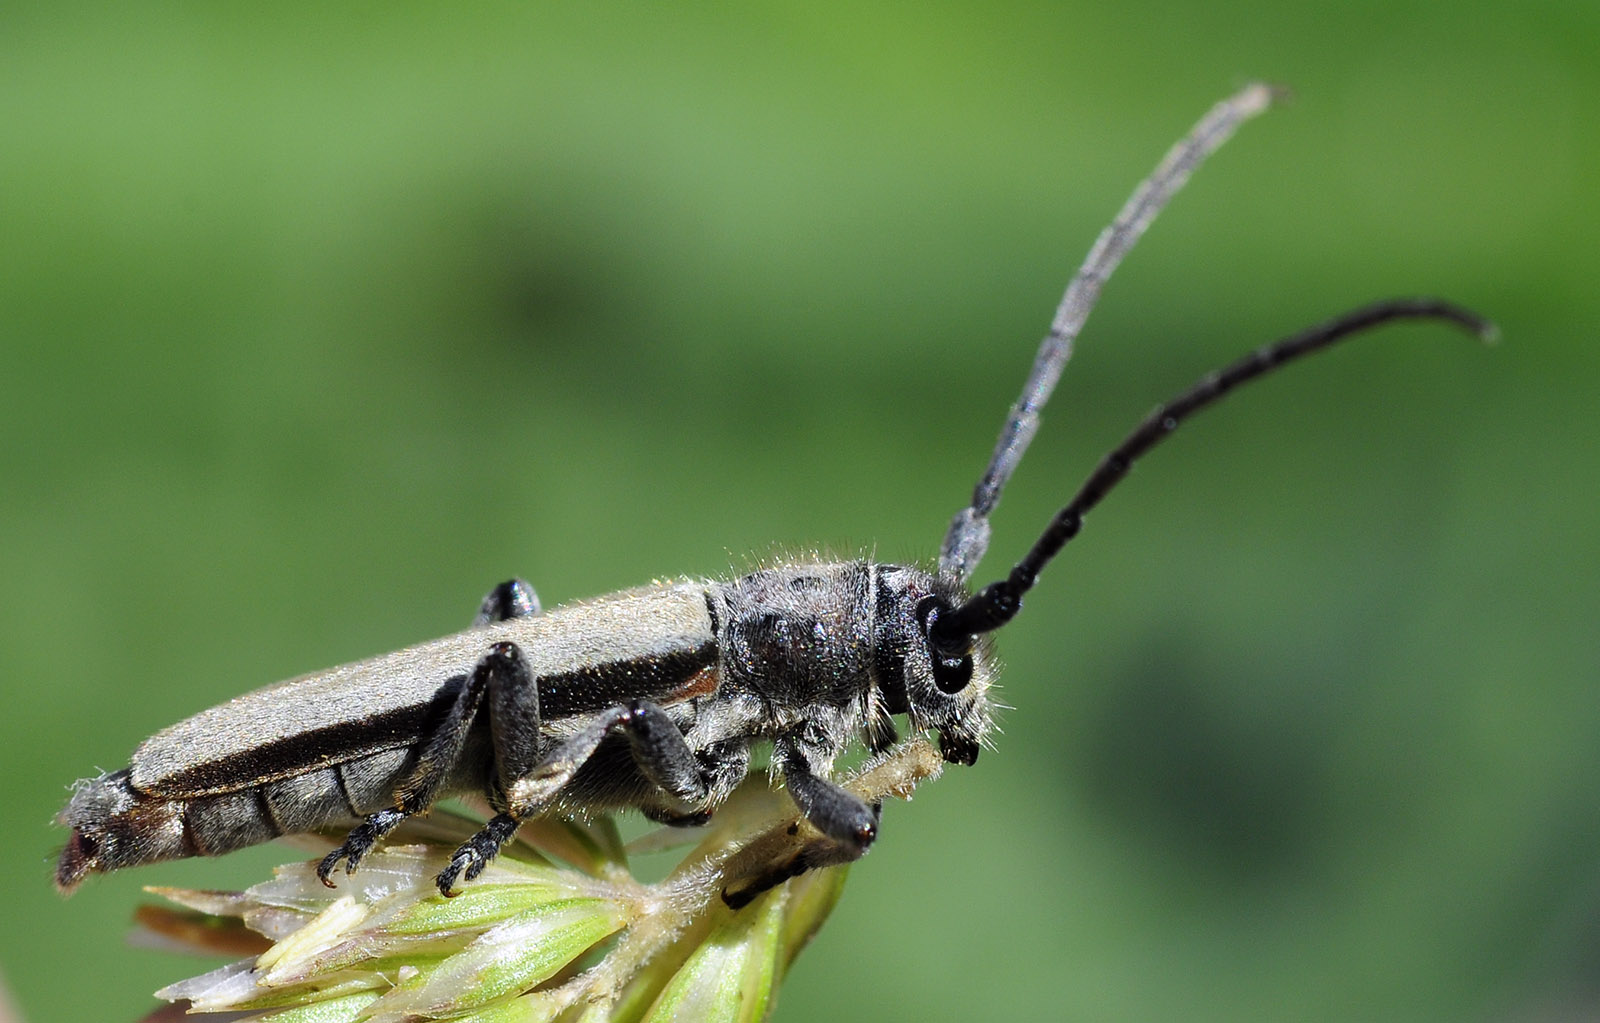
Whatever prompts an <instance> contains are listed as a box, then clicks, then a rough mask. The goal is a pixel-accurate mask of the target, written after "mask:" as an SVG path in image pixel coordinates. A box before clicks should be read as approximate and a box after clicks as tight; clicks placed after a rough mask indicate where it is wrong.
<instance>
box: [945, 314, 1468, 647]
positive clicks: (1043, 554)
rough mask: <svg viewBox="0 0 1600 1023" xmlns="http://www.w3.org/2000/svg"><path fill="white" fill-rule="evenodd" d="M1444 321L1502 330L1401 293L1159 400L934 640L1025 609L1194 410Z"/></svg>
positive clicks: (965, 633)
mask: <svg viewBox="0 0 1600 1023" xmlns="http://www.w3.org/2000/svg"><path fill="white" fill-rule="evenodd" d="M1409 319H1424V320H1441V321H1444V322H1446V323H1453V324H1455V325H1456V326H1459V327H1461V328H1463V329H1465V330H1469V331H1471V332H1472V333H1474V334H1476V335H1478V336H1479V337H1480V338H1482V339H1483V340H1485V341H1492V340H1494V338H1495V337H1496V335H1497V331H1496V328H1495V326H1494V324H1493V323H1491V322H1490V321H1488V320H1486V319H1484V318H1483V317H1481V316H1479V315H1477V314H1476V313H1473V312H1471V311H1469V310H1466V309H1463V308H1461V307H1460V306H1457V305H1452V304H1450V303H1449V302H1444V301H1440V300H1439V299H1433V298H1400V299H1392V300H1390V301H1387V302H1377V303H1374V304H1373V305H1369V306H1363V307H1361V308H1359V309H1355V310H1352V311H1350V312H1347V313H1345V314H1343V315H1342V316H1338V317H1335V318H1334V319H1331V320H1329V321H1327V322H1326V323H1321V324H1318V325H1317V326H1315V327H1311V328H1309V329H1307V330H1303V331H1301V332H1300V333H1298V334H1294V335H1291V336H1290V337H1286V338H1284V339H1282V340H1280V341H1276V342H1273V343H1272V344H1269V345H1266V346H1264V347H1262V348H1258V349H1257V350H1256V351H1254V352H1251V353H1250V354H1249V355H1246V356H1245V357H1244V358H1242V359H1240V360H1239V361H1237V362H1235V363H1233V364H1231V365H1229V366H1226V367H1224V368H1223V369H1220V370H1218V371H1216V372H1214V373H1211V374H1209V375H1207V376H1205V377H1204V378H1202V379H1201V380H1200V382H1199V383H1197V384H1195V385H1194V386H1193V387H1191V388H1189V389H1188V390H1187V391H1185V392H1183V393H1182V394H1180V395H1178V396H1177V397H1176V398H1174V399H1172V400H1171V401H1169V402H1167V403H1166V404H1165V405H1162V406H1160V407H1159V408H1157V409H1156V410H1155V411H1154V412H1152V413H1150V415H1149V416H1147V417H1145V420H1144V422H1142V423H1140V424H1139V425H1138V427H1137V428H1136V429H1135V430H1134V431H1133V432H1132V433H1130V434H1128V436H1127V438H1126V439H1125V440H1123V442H1122V443H1121V444H1118V445H1117V446H1116V448H1114V449H1113V450H1112V451H1111V453H1110V454H1108V455H1106V456H1105V458H1103V459H1101V461H1100V464H1099V466H1098V467H1096V468H1095V470H1094V472H1093V473H1091V474H1090V476H1089V478H1088V479H1087V480H1085V481H1084V484H1083V486H1082V487H1080V488H1079V490H1078V493H1077V496H1076V497H1074V498H1073V499H1072V500H1071V501H1070V502H1069V503H1068V504H1067V506H1066V507H1065V508H1062V509H1061V510H1060V511H1059V512H1057V513H1056V516H1055V518H1053V519H1051V520H1050V525H1049V527H1048V528H1046V529H1045V531H1044V533H1043V535H1041V536H1040V537H1039V539H1038V540H1037V541H1035V542H1034V545H1033V549H1032V550H1030V551H1029V552H1028V554H1027V556H1026V557H1024V558H1023V559H1022V560H1021V561H1019V562H1017V565H1016V567H1015V568H1013V569H1012V570H1011V574H1010V575H1008V576H1007V577H1006V578H1004V579H1001V580H1000V581H998V582H994V583H990V584H989V585H988V586H985V587H984V588H983V589H982V590H980V591H979V592H978V593H977V594H976V595H975V596H973V597H971V598H970V599H968V600H967V601H966V602H965V603H963V604H961V605H960V606H959V607H957V608H955V609H953V610H951V611H947V612H945V613H944V614H942V615H939V617H938V619H937V621H936V622H935V623H933V624H932V625H931V626H930V630H929V631H930V633H931V635H932V636H933V638H934V640H935V643H936V645H937V646H938V647H939V648H941V649H945V650H956V649H960V648H962V647H964V645H965V644H966V643H967V641H968V640H970V639H971V637H973V636H975V635H977V634H978V633H980V632H989V631H990V630H993V629H998V628H999V627H1000V626H1002V625H1004V624H1005V623H1006V622H1009V621H1010V620H1011V619H1012V618H1014V617H1016V614H1017V612H1018V611H1020V610H1021V609H1022V595H1023V594H1025V593H1027V592H1028V590H1030V589H1032V588H1033V584H1034V582H1035V581H1036V580H1037V578H1038V575H1039V572H1040V570H1041V569H1043V568H1044V566H1045V565H1047V564H1049V562H1050V559H1051V558H1053V557H1055V556H1056V554H1058V553H1059V552H1060V551H1061V548H1062V547H1064V546H1066V543H1067V541H1068V540H1071V539H1072V538H1073V537H1074V536H1077V535H1078V530H1079V529H1080V528H1081V527H1082V525H1083V517H1084V515H1086V514H1088V512H1089V510H1090V509H1092V508H1093V507H1094V506H1095V505H1097V504H1099V503H1100V501H1101V500H1102V499H1103V498H1104V497H1105V496H1106V495H1107V494H1109V493H1110V492H1111V491H1112V489H1113V488H1114V487H1116V485H1117V484H1118V483H1120V482H1122V480H1123V478H1124V477H1126V476H1127V475H1128V470H1129V469H1131V468H1132V467H1133V463H1134V462H1135V461H1137V460H1138V459H1139V457H1140V456H1142V455H1143V454H1144V453H1145V452H1147V451H1149V450H1150V449H1151V448H1153V447H1155V446H1156V445H1157V444H1160V443H1161V442H1162V441H1163V440H1165V439H1166V438H1167V437H1168V436H1170V435H1171V434H1172V432H1173V431H1175V430H1176V429H1177V428H1178V426H1179V424H1181V423H1182V422H1183V421H1184V420H1185V419H1187V418H1188V417H1189V416H1192V415H1194V414H1195V413H1196V412H1199V411H1200V410H1201V409H1203V408H1205V407H1206V406H1208V405H1210V404H1212V403H1213V402H1215V401H1218V400H1220V399H1221V398H1222V397H1223V396H1224V395H1226V394H1227V393H1228V392H1229V391H1231V390H1233V389H1234V388H1235V387H1238V386H1239V385H1240V384H1243V383H1247V382H1249V381H1251V380H1254V379H1256V378H1257V377H1261V376H1265V375H1266V374H1268V373H1271V372H1272V371H1273V370H1276V369H1279V368H1281V367H1283V366H1285V365H1288V364H1289V363H1290V362H1293V361H1294V360H1295V359H1298V358H1300V357H1301V356H1304V355H1310V354H1311V353H1312V352H1316V351H1320V350H1321V349H1323V348H1327V347H1328V346H1330V345H1332V344H1334V343H1335V342H1337V341H1342V340H1344V339H1345V338H1348V337H1353V336H1355V335H1357V334H1360V333H1362V332H1364V331H1367V330H1371V329H1372V328H1374V327H1377V326H1380V325H1382V324H1385V323H1388V322H1389V321H1391V320H1409Z"/></svg>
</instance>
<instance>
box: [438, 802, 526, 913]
mask: <svg viewBox="0 0 1600 1023" xmlns="http://www.w3.org/2000/svg"><path fill="white" fill-rule="evenodd" d="M519 823H520V822H519V821H518V820H517V819H516V818H515V817H512V816H511V815H510V814H506V813H502V814H496V815H495V816H494V817H492V818H490V820H489V823H488V824H486V825H484V827H483V830H482V831H479V832H478V833H477V834H476V835H473V836H472V837H471V838H469V839H467V840H466V841H465V842H464V843H462V845H461V848H459V849H457V850H456V851H455V854H454V855H453V856H451V857H450V862H449V863H448V864H446V866H445V868H444V869H443V870H441V871H439V876H438V877H437V878H435V879H434V880H435V883H437V884H438V886H439V894H441V895H443V896H445V897H446V898H454V897H455V896H456V895H458V894H460V893H459V892H457V891H456V890H455V887H456V881H457V880H465V881H473V880H476V879H477V877H478V875H479V874H481V873H483V868H485V867H487V866H488V865H489V861H490V860H492V859H494V858H495V857H496V856H498V855H499V854H500V847H501V846H503V845H505V844H506V843H507V842H509V841H511V836H512V835H515V834H516V833H517V827H518V824H519Z"/></svg>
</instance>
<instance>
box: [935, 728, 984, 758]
mask: <svg viewBox="0 0 1600 1023" xmlns="http://www.w3.org/2000/svg"><path fill="white" fill-rule="evenodd" d="M978 749H979V746H978V740H977V739H974V738H972V737H971V736H970V735H963V734H961V733H959V732H940V733H939V753H940V755H941V756H943V757H944V758H945V759H946V760H948V761H949V762H950V763H952V764H961V765H962V766H964V767H971V766H972V765H973V764H976V763H977V762H978Z"/></svg>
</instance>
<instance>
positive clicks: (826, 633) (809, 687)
mask: <svg viewBox="0 0 1600 1023" xmlns="http://www.w3.org/2000/svg"><path fill="white" fill-rule="evenodd" d="M872 584H873V569H872V566H871V565H870V564H868V563H867V562H864V561H847V562H834V563H821V564H815V563H813V564H793V565H783V566H778V567H774V568H764V569H761V570H759V571H756V572H752V573H750V574H749V575H746V576H744V577H742V578H739V579H735V580H734V581H732V582H729V583H723V584H721V585H720V586H718V587H717V590H718V595H719V596H720V597H721V601H720V603H721V610H722V616H721V618H722V620H721V621H720V622H719V623H718V630H719V632H720V640H721V645H722V657H723V668H724V671H725V672H726V676H727V678H726V683H725V684H732V685H733V686H735V687H736V688H739V689H744V690H746V691H750V692H754V693H756V694H758V695H759V696H760V697H762V699H763V700H764V701H766V702H767V703H768V704H769V705H770V706H772V707H773V708H774V709H778V710H786V709H795V710H798V709H800V708H803V707H808V706H816V705H817V704H828V705H833V706H838V705H843V704H849V703H854V702H857V701H859V700H860V698H861V695H862V693H863V691H864V690H865V688H866V687H867V686H868V685H869V683H870V679H871V662H872V615H871V607H872Z"/></svg>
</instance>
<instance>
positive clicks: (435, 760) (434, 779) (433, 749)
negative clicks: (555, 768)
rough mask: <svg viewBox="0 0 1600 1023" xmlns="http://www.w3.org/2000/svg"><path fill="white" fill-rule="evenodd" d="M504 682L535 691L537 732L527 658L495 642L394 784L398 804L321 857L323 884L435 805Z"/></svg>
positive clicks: (371, 816)
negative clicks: (481, 712) (487, 697)
mask: <svg viewBox="0 0 1600 1023" xmlns="http://www.w3.org/2000/svg"><path fill="white" fill-rule="evenodd" d="M521 680H528V685H527V686H526V687H519V686H518V682H519V681H521ZM505 683H510V687H511V688H527V689H530V690H534V691H535V697H534V703H533V708H532V712H533V714H534V723H533V734H534V736H535V737H537V735H538V720H537V716H538V711H539V705H538V697H537V690H536V689H535V687H534V686H533V685H532V682H531V678H530V677H529V675H528V667H527V664H526V663H525V662H524V661H523V659H522V654H521V651H519V650H518V649H517V647H516V644H514V643H496V644H495V645H494V647H493V648H491V649H490V651H489V652H488V653H487V654H485V655H484V657H483V659H482V660H480V661H479V662H478V664H477V666H476V667H475V668H473V669H472V674H471V675H469V676H467V678H466V681H465V684H464V685H462V687H461V691H460V692H459V693H458V694H457V695H456V699H455V702H454V703H452V704H451V705H450V711H449V713H448V714H446V715H445V719H444V721H442V722H441V723H440V724H439V727H438V728H436V729H435V730H434V732H433V734H432V735H430V736H429V737H428V739H427V742H426V743H425V744H424V745H423V746H422V748H421V752H420V753H419V754H418V755H417V760H416V763H415V764H414V765H413V766H412V768H411V770H410V772H409V773H408V774H407V775H406V776H405V778H404V779H402V780H401V781H400V783H399V784H398V785H396V786H395V793H394V796H395V806H394V808H393V809H384V810H379V811H378V812H377V813H374V814H369V815H368V816H367V819H366V820H364V821H362V822H361V824H360V825H359V826H357V827H356V829H355V830H354V831H352V832H350V834H349V835H348V836H347V837H346V838H345V840H344V842H343V843H342V844H341V845H340V846H339V848H337V849H335V850H334V851H333V852H331V853H329V854H328V855H327V856H325V857H323V860H322V862H321V863H320V864H318V865H317V877H319V878H320V879H321V880H322V883H323V884H325V885H327V886H328V887H330V888H331V887H333V881H332V880H331V879H330V878H331V876H332V874H333V871H334V870H335V869H336V868H337V867H338V866H339V863H340V861H341V860H342V861H344V862H345V864H346V867H345V873H346V874H354V873H355V872H356V868H357V867H358V866H360V865H361V859H362V857H364V856H365V855H366V854H367V853H369V852H371V851H372V847H373V846H374V845H376V844H377V843H378V840H379V839H381V838H383V836H384V835H386V834H388V833H389V832H391V831H393V830H394V829H395V827H396V826H398V825H399V823H400V822H401V821H403V820H405V819H406V818H407V817H409V816H412V815H413V814H418V813H421V812H422V811H424V810H426V809H427V808H428V807H429V806H430V805H432V803H433V800H434V798H435V796H436V795H437V794H438V791H439V786H440V785H442V784H444V781H445V779H446V778H448V777H449V776H450V772H451V770H452V769H453V768H454V767H455V765H456V761H457V760H459V759H460V757H461V751H462V749H463V748H464V747H465V746H466V744H467V736H468V734H469V733H470V732H471V730H472V721H473V718H474V717H476V716H477V713H478V707H479V706H480V705H481V704H482V703H483V697H484V694H485V693H486V692H487V693H490V694H496V693H498V692H499V691H500V690H502V689H504V688H507V686H506V685H505ZM535 741H537V739H535Z"/></svg>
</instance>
